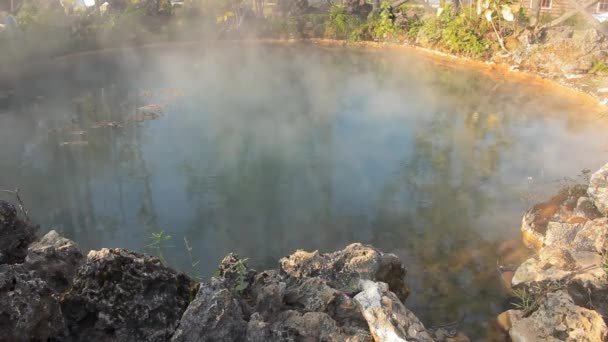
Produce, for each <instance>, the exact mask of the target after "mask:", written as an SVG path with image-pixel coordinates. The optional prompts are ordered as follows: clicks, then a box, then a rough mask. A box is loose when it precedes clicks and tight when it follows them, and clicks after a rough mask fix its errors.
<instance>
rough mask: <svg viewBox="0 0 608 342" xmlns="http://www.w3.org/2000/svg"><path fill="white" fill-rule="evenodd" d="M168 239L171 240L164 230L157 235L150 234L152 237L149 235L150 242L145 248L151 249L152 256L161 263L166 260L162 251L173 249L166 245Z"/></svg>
mask: <svg viewBox="0 0 608 342" xmlns="http://www.w3.org/2000/svg"><path fill="white" fill-rule="evenodd" d="M169 239H171V235H167V234H165V231H164V230H161V231H160V232H158V233H152V235H150V240H152V242H151V243H150V244H148V245H146V246H145V247H146V248H148V249H151V250H152V253H154V255H156V256H157V257H158V258H159V259H160V260H161V261H162V262H165V261H166V260H165V256H164V254H163V251H164V250H165V249H166V248H169V247H173V246H169V245H167V244H166V242H167V241H168V240H169Z"/></svg>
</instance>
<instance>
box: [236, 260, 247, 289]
mask: <svg viewBox="0 0 608 342" xmlns="http://www.w3.org/2000/svg"><path fill="white" fill-rule="evenodd" d="M248 260H249V258H245V259H239V260H238V261H237V262H235V263H234V265H233V267H234V271H235V272H236V275H237V276H236V286H235V287H234V290H235V291H236V292H238V293H242V292H243V291H245V289H246V288H247V286H249V282H248V281H247V261H248Z"/></svg>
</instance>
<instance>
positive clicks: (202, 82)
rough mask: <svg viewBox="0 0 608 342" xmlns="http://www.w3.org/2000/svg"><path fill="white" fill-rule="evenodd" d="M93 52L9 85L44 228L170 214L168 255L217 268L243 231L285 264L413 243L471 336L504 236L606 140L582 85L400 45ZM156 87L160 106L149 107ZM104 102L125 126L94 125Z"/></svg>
mask: <svg viewBox="0 0 608 342" xmlns="http://www.w3.org/2000/svg"><path fill="white" fill-rule="evenodd" d="M95 59H96V60H95V61H90V58H89V59H87V58H84V57H83V58H81V59H76V60H73V61H70V62H69V63H67V65H68V66H69V69H70V73H68V74H63V75H62V74H56V75H49V74H47V75H45V76H44V77H40V78H35V79H29V81H24V83H23V84H22V85H21V87H20V88H18V89H16V92H15V95H14V96H9V97H6V96H5V98H4V99H3V100H0V106H1V107H0V146H2V148H1V149H0V187H6V188H13V187H17V186H18V187H20V188H21V189H22V197H23V198H24V200H25V202H26V204H27V207H28V208H29V210H30V212H31V213H32V216H33V217H34V218H35V219H36V221H37V222H39V223H41V225H42V230H43V231H46V230H49V229H56V230H59V231H61V232H63V234H65V235H67V236H68V237H70V238H72V239H74V240H75V241H77V242H78V243H79V244H80V245H81V246H82V247H83V249H85V250H87V249H98V248H101V247H124V248H129V249H134V250H138V251H144V249H145V246H146V245H147V244H149V243H150V242H151V240H150V239H149V236H150V234H151V233H152V232H158V231H161V230H164V231H165V232H166V233H167V234H169V235H171V237H172V238H171V239H170V240H169V241H168V242H167V245H169V246H168V247H167V248H165V249H164V251H163V253H164V255H165V257H166V258H167V260H168V262H169V263H170V264H171V265H174V266H176V267H179V268H181V269H183V270H186V271H189V272H190V271H191V270H190V268H191V267H190V265H191V259H190V257H189V255H188V253H187V250H186V248H185V247H184V238H186V239H187V240H188V242H189V244H190V245H191V246H192V258H193V260H194V261H196V260H200V265H199V266H198V267H197V268H196V270H195V272H196V273H200V274H201V275H203V276H209V275H211V274H212V273H213V271H214V268H215V267H216V265H217V264H218V262H219V261H220V260H221V258H222V256H223V255H225V254H226V253H228V252H231V251H234V252H237V253H239V254H240V255H242V256H245V257H249V258H251V263H252V264H253V265H254V266H255V267H257V268H265V267H266V268H269V267H275V266H276V265H277V263H276V261H277V260H278V258H279V257H281V256H284V255H287V254H289V253H291V252H293V251H294V250H296V249H298V248H302V249H307V250H315V249H319V250H321V251H331V250H335V249H339V248H343V247H344V246H345V245H347V244H349V243H351V242H355V241H360V242H364V243H372V244H374V245H375V246H377V247H379V248H381V249H382V250H384V251H388V252H394V253H396V254H398V255H400V256H401V257H402V258H403V261H404V263H405V265H406V266H407V267H408V269H409V274H408V282H409V284H410V285H411V286H412V288H413V294H412V296H411V298H410V299H408V302H407V304H408V306H409V307H410V308H412V309H413V310H414V311H415V312H416V313H417V314H418V315H420V316H421V317H422V318H423V320H425V322H426V323H427V325H430V326H432V325H440V324H445V323H448V322H453V321H458V320H462V322H463V323H462V324H463V325H462V327H464V329H465V331H467V332H468V333H469V334H471V335H472V336H480V335H482V334H483V330H484V321H485V320H487V319H489V318H491V317H492V316H493V315H495V314H497V313H498V312H500V311H501V310H502V309H503V304H504V297H503V295H502V294H501V290H500V285H499V279H498V277H497V272H496V264H497V260H498V259H499V258H501V257H503V256H501V255H498V252H497V251H498V246H499V245H500V243H501V242H503V241H505V240H507V239H518V238H519V230H518V229H519V223H520V218H521V215H522V213H523V210H524V208H526V207H527V206H529V205H530V204H532V202H533V201H534V200H535V199H536V198H537V197H541V196H542V195H541V194H545V193H547V192H550V191H555V190H556V189H557V188H558V187H559V186H560V185H562V184H563V181H556V180H559V179H563V177H571V178H573V179H575V178H576V177H577V175H578V174H580V171H581V170H582V169H584V168H589V169H596V168H598V167H599V166H600V165H602V164H603V163H604V162H605V161H606V160H607V159H608V153H607V152H606V149H608V137H607V135H606V134H605V132H606V131H605V129H606V126H605V124H604V122H603V121H602V120H600V119H598V118H597V117H596V116H593V115H591V114H589V113H583V112H582V110H581V108H580V106H579V105H578V104H576V103H570V102H568V101H567V100H564V99H561V98H560V96H559V95H558V94H552V93H550V92H548V91H547V90H542V89H535V88H532V87H526V86H523V85H521V84H516V83H509V82H507V81H496V80H491V79H489V78H486V77H485V76H482V75H480V74H477V73H475V72H472V71H466V70H454V69H448V68H445V67H440V66H437V65H433V64H431V63H429V62H427V61H424V60H422V59H421V58H419V57H416V56H409V55H404V54H402V53H399V54H396V53H391V54H384V53H373V54H371V53H361V52H356V51H343V50H335V49H334V50H323V49H320V48H312V47H293V46H292V47H259V48H256V49H253V48H251V47H248V48H243V47H237V46H232V47H230V46H224V47H217V48H212V49H194V48H183V49H178V48H171V49H159V50H157V51H148V52H146V53H141V52H139V53H135V52H130V53H124V54H120V56H114V57H108V58H95ZM87 60H89V61H87ZM149 104H161V105H165V108H164V110H163V115H162V116H160V117H158V118H155V119H154V118H152V117H142V116H141V115H138V114H137V108H138V107H141V106H144V105H149ZM127 120H130V121H129V122H134V123H132V124H124V121H127ZM138 120H143V121H138ZM107 122H117V123H119V124H120V123H121V122H123V125H124V126H125V127H123V128H114V129H113V128H108V127H99V128H93V127H97V126H100V125H101V126H103V124H104V123H107ZM74 141H82V142H79V143H69V142H74ZM85 142H86V143H85ZM66 143H67V144H66ZM5 198H8V197H5Z"/></svg>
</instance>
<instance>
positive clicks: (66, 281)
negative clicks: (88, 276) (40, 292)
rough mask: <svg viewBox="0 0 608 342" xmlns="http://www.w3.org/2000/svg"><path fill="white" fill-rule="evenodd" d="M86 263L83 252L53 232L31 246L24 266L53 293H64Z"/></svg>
mask: <svg viewBox="0 0 608 342" xmlns="http://www.w3.org/2000/svg"><path fill="white" fill-rule="evenodd" d="M84 261H85V258H84V255H83V254H82V251H81V250H80V248H78V246H77V245H76V244H75V243H74V242H73V241H72V240H69V239H66V238H64V237H62V236H60V235H59V234H58V233H57V232H56V231H54V230H51V231H50V232H48V233H47V234H46V235H44V236H43V237H42V239H40V240H39V241H36V242H34V243H33V244H31V245H30V247H29V248H28V252H27V257H26V258H25V264H24V265H25V267H27V269H28V270H31V271H34V272H36V274H37V275H38V277H40V278H41V279H42V280H44V281H45V282H46V285H47V286H48V287H49V288H50V289H51V290H52V291H53V292H55V293H62V292H64V291H66V290H67V289H68V288H69V287H70V286H71V285H72V281H73V279H74V277H75V276H76V273H77V271H78V268H80V266H82V265H83V264H84Z"/></svg>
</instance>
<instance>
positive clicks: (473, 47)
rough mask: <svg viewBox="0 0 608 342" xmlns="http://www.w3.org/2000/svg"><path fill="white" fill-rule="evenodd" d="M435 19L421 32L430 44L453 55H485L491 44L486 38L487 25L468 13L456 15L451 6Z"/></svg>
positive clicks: (441, 10)
mask: <svg viewBox="0 0 608 342" xmlns="http://www.w3.org/2000/svg"><path fill="white" fill-rule="evenodd" d="M438 13H439V15H438V16H437V17H435V18H429V19H428V20H426V21H425V22H424V24H422V26H421V27H420V28H419V31H420V32H422V34H424V36H425V37H426V39H428V42H429V43H431V44H432V45H436V46H437V47H439V48H443V49H445V50H447V51H449V52H451V53H461V54H464V55H468V56H474V57H479V56H482V55H484V54H485V53H486V52H487V50H488V48H489V42H487V41H486V39H485V38H484V36H485V33H486V32H487V24H486V23H484V22H483V21H482V20H481V19H480V18H478V17H475V16H469V15H467V14H466V13H455V12H454V11H452V9H451V5H450V4H446V5H444V7H442V8H441V9H440V10H439V11H438Z"/></svg>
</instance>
